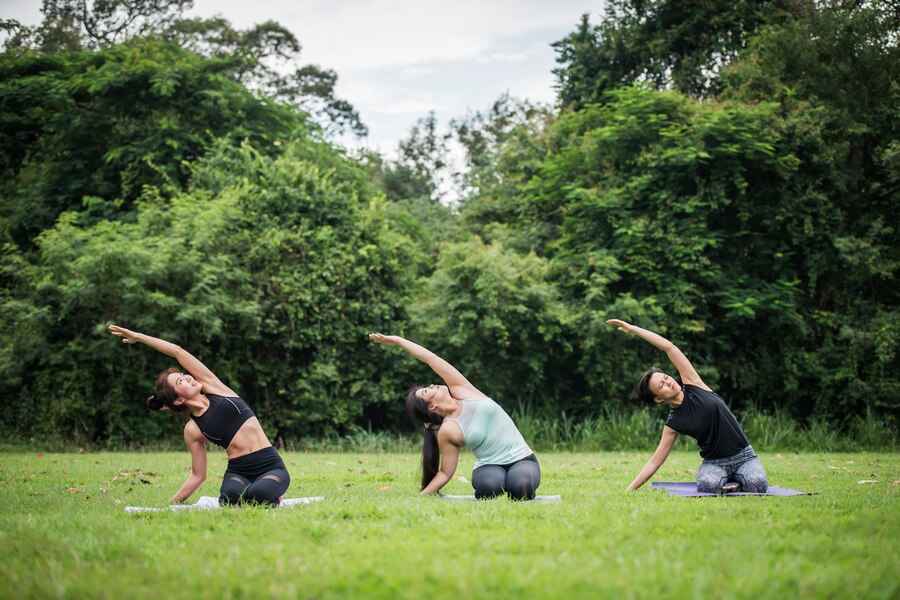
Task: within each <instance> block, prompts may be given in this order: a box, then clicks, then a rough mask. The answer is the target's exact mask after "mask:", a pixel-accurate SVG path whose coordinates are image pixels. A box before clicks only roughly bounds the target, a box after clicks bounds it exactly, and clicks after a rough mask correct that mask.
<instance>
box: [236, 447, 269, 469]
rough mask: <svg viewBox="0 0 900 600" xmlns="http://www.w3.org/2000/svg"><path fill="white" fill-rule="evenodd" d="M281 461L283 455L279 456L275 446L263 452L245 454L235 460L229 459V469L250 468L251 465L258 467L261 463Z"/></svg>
mask: <svg viewBox="0 0 900 600" xmlns="http://www.w3.org/2000/svg"><path fill="white" fill-rule="evenodd" d="M275 461H281V455H280V454H278V450H276V449H275V446H269V447H267V448H263V449H262V450H257V451H255V452H251V453H250V454H244V455H242V456H237V457H235V458H229V459H228V468H229V469H230V468H232V467H234V468H237V469H240V468H241V467H248V466H251V465H254V466H255V465H257V464H260V463H269V462H275Z"/></svg>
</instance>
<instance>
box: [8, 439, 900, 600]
mask: <svg viewBox="0 0 900 600" xmlns="http://www.w3.org/2000/svg"><path fill="white" fill-rule="evenodd" d="M284 460H285V462H286V464H287V466H288V468H289V469H290V471H291V475H292V482H291V487H290V489H289V490H288V493H287V495H288V496H289V497H298V496H319V495H321V496H325V500H324V501H322V502H318V503H315V504H310V505H305V506H297V507H294V508H290V509H277V510H266V509H254V508H241V509H235V510H230V509H225V510H217V511H196V512H190V513H185V512H163V513H138V514H127V513H125V512H124V511H123V507H124V506H129V505H130V506H159V507H161V506H164V505H165V502H166V500H167V499H168V498H169V496H170V495H171V493H172V491H173V490H174V489H177V488H178V486H179V485H180V484H181V482H182V481H183V479H184V475H185V474H184V472H183V470H182V469H183V468H184V467H185V466H186V465H187V454H186V453H184V452H182V453H168V454H159V453H125V452H116V453H85V454H49V453H45V454H43V456H42V457H40V458H37V457H36V456H35V455H34V454H28V455H25V454H22V453H4V454H0V481H2V482H3V483H2V484H0V501H2V502H3V503H4V504H5V506H6V510H4V511H3V513H2V514H0V544H2V547H3V548H4V560H3V561H2V562H0V576H2V578H3V581H4V586H3V591H0V597H3V598H11V599H12V598H23V597H38V598H45V597H65V598H68V597H77V598H119V597H127V598H151V599H152V598H161V597H166V598H168V597H179V598H180V597H190V598H198V599H203V598H216V599H218V598H270V597H271V598H275V597H291V598H294V597H296V598H322V599H332V598H387V599H391V600H394V599H398V598H410V599H413V598H423V597H428V598H436V599H440V598H448V599H455V598H460V597H465V598H492V599H493V598H509V597H516V598H548V599H556V598H559V599H561V600H569V599H571V598H594V597H604V598H606V597H610V598H663V597H665V598H672V597H674V598H694V597H716V598H746V599H751V598H770V597H778V598H797V597H804V598H807V597H808V598H842V597H846V596H852V597H853V598H862V599H869V598H873V599H889V598H896V597H897V594H898V593H900V586H898V579H897V572H898V570H900V556H898V554H897V552H896V551H895V550H891V548H894V549H896V539H897V536H898V535H900V522H898V520H897V519H896V518H891V517H890V515H896V514H897V511H898V510H900V494H898V488H900V486H898V485H896V484H892V483H891V481H892V480H896V479H898V477H900V457H898V456H897V455H896V454H873V453H865V454H840V455H834V454H820V453H816V454H794V453H785V454H784V455H775V454H764V455H762V460H763V462H764V464H765V465H766V469H767V470H768V472H769V476H770V478H771V480H772V481H773V482H774V483H777V484H778V485H781V486H785V487H791V488H795V489H800V490H803V491H816V492H819V494H818V495H815V496H801V497H795V498H746V497H745V498H676V497H673V496H669V495H667V494H666V493H665V492H661V491H656V490H652V489H650V486H649V485H648V486H645V487H644V488H642V489H640V490H638V491H637V492H634V493H633V494H625V493H624V492H622V491H621V490H622V489H623V488H624V487H625V485H626V484H627V483H628V481H630V479H631V477H632V476H633V475H634V473H635V472H637V470H638V469H640V467H641V465H642V464H643V463H644V461H645V460H646V455H644V454H641V453H635V452H616V453H599V454H598V453H586V454H562V453H559V454H550V453H547V454H542V455H541V456H540V460H541V466H542V469H543V478H542V483H541V487H540V488H539V491H540V492H541V493H543V494H559V495H561V496H562V502H561V503H560V504H553V505H540V504H523V503H516V502H510V501H509V500H506V499H498V500H491V501H483V502H451V501H445V500H440V499H437V498H422V497H419V496H418V495H417V494H416V491H417V488H416V485H415V480H416V477H415V469H416V464H417V461H416V456H415V455H414V454H411V453H410V454H355V455H351V454H319V453H307V452H303V453H292V452H285V453H284ZM472 462H473V458H472V455H471V454H470V453H468V452H466V453H464V454H463V455H462V456H461V465H460V475H461V476H463V477H465V478H468V475H469V469H470V468H471V466H472ZM698 462H699V461H698V458H697V455H696V453H693V452H691V453H686V452H676V453H674V454H673V455H672V456H671V457H670V458H669V460H668V461H667V462H666V464H665V465H664V467H663V469H662V470H661V471H660V473H659V478H660V479H661V480H667V481H684V480H689V479H691V478H693V474H692V473H690V471H692V470H695V469H696V468H697V463H698ZM224 467H225V454H224V453H223V452H216V453H213V454H211V455H210V469H211V470H213V471H215V472H219V471H220V470H221V469H224ZM866 480H868V481H875V482H876V483H863V484H859V483H857V482H858V481H866ZM218 485H219V482H218V478H212V477H210V479H209V480H207V482H206V483H205V484H204V485H203V487H202V488H201V489H200V490H199V494H198V495H207V496H210V495H215V494H216V493H217V490H218ZM446 491H447V493H449V494H471V493H472V488H471V485H470V484H469V483H468V482H467V481H459V480H454V481H452V482H450V484H448V486H447V488H446ZM75 532H77V534H76V533H75ZM738 540H739V541H738ZM186 557H187V558H186ZM710 557H714V558H710ZM424 563H427V566H425V565H424ZM448 569H452V570H453V571H454V572H455V573H459V574H464V575H458V576H448Z"/></svg>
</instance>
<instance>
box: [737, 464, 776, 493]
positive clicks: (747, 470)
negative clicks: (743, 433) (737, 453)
mask: <svg viewBox="0 0 900 600" xmlns="http://www.w3.org/2000/svg"><path fill="white" fill-rule="evenodd" d="M734 479H735V481H737V482H738V483H740V484H741V490H742V491H744V492H754V493H757V494H765V493H766V491H767V490H768V489H769V476H768V475H766V470H765V469H763V466H762V463H761V462H759V459H758V458H753V459H751V460H748V461H747V462H745V463H744V464H742V465H741V466H739V467H738V468H737V469H735V471H734Z"/></svg>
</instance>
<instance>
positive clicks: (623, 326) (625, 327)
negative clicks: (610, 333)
mask: <svg viewBox="0 0 900 600" xmlns="http://www.w3.org/2000/svg"><path fill="white" fill-rule="evenodd" d="M606 322H607V323H609V324H610V325H615V326H616V327H618V328H619V331H621V332H624V333H631V329H632V325H631V324H629V323H626V322H625V321H621V320H619V319H608V320H607V321H606Z"/></svg>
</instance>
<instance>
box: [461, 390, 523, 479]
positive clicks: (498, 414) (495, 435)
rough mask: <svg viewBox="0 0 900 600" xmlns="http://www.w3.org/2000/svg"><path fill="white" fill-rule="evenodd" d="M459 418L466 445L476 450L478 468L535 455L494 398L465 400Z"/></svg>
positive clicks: (506, 463) (474, 452)
mask: <svg viewBox="0 0 900 600" xmlns="http://www.w3.org/2000/svg"><path fill="white" fill-rule="evenodd" d="M462 403H463V409H462V412H461V413H460V415H459V417H458V418H456V419H444V421H456V423H457V424H458V425H459V428H460V429H462V433H463V439H464V440H465V442H466V446H468V447H469V448H471V449H472V454H474V455H475V458H476V459H478V460H476V461H475V468H476V469H477V468H478V467H480V466H483V465H508V464H510V463H514V462H516V461H517V460H522V459H523V458H525V457H526V456H529V455H530V454H532V451H531V448H529V447H528V444H526V443H525V438H523V437H522V434H521V433H519V430H518V429H516V424H515V423H513V420H512V419H510V418H509V415H508V414H506V411H505V410H503V408H501V407H500V405H499V404H497V403H496V402H494V401H493V400H491V399H490V398H475V399H471V400H463V401H462Z"/></svg>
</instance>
